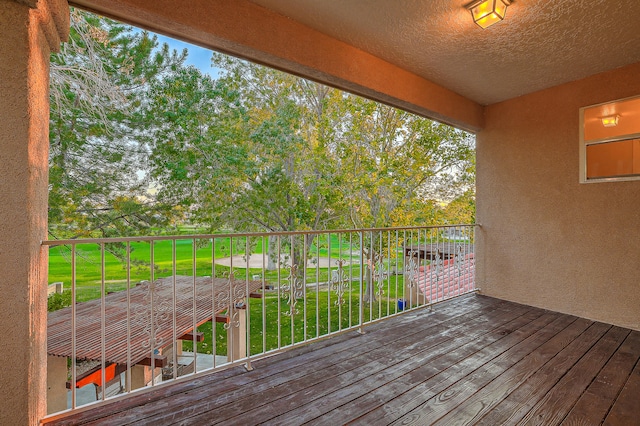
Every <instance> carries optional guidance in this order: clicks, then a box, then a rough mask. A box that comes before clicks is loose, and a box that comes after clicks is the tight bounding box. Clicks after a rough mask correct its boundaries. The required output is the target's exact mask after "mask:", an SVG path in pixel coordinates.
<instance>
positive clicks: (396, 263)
mask: <svg viewBox="0 0 640 426" xmlns="http://www.w3.org/2000/svg"><path fill="white" fill-rule="evenodd" d="M395 233H396V243H395V262H394V268H393V269H394V270H395V273H394V275H395V285H396V291H395V295H396V303H394V306H395V308H394V313H396V314H397V313H398V302H397V299H399V298H398V247H400V241H399V235H398V230H397V229H396V231H395ZM402 256H403V257H404V249H403V250H402ZM402 299H403V305H402V308H403V309H404V308H405V307H404V294H403V295H402Z"/></svg>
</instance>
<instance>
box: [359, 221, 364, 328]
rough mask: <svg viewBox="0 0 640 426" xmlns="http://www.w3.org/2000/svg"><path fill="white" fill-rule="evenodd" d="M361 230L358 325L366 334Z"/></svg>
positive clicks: (362, 232)
mask: <svg viewBox="0 0 640 426" xmlns="http://www.w3.org/2000/svg"><path fill="white" fill-rule="evenodd" d="M359 232H360V294H359V298H360V303H359V312H358V318H359V321H360V324H359V327H358V333H360V334H364V291H363V285H364V268H365V264H364V231H359Z"/></svg>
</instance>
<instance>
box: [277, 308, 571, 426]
mask: <svg viewBox="0 0 640 426" xmlns="http://www.w3.org/2000/svg"><path fill="white" fill-rule="evenodd" d="M558 317H559V315H557V314H552V313H544V311H542V310H536V311H532V312H529V313H527V314H525V315H522V316H520V317H518V318H516V319H514V320H513V321H510V322H509V323H506V324H504V325H501V326H500V327H497V328H495V329H494V330H491V331H489V332H488V333H486V334H484V335H482V336H480V337H473V338H472V339H470V340H468V341H467V343H465V344H464V345H461V346H460V347H459V348H453V349H449V350H448V351H447V352H446V353H444V354H443V355H441V356H438V357H436V358H434V359H431V360H428V362H423V363H420V362H419V361H418V362H416V361H417V360H415V359H408V360H406V364H404V363H402V364H398V366H399V367H400V368H397V367H394V368H393V369H390V370H389V372H388V373H387V372H385V373H387V374H385V376H384V377H382V376H381V375H376V376H370V377H367V378H365V379H364V380H361V381H359V382H357V383H353V384H351V385H349V386H346V387H344V388H343V389H341V390H339V391H338V392H333V393H331V394H330V395H327V396H326V397H324V398H323V400H324V401H323V403H322V404H315V405H313V406H312V407H311V408H312V409H311V410H310V409H308V408H306V407H303V408H301V409H296V410H293V411H291V412H288V413H284V414H283V415H281V416H280V417H276V418H274V419H273V420H274V421H275V422H277V423H278V424H283V425H285V424H295V423H296V422H297V421H298V419H301V420H304V421H308V422H309V424H340V423H344V422H349V421H352V420H355V419H357V418H359V417H361V416H362V415H363V414H365V413H368V412H369V411H371V410H373V409H375V408H378V407H380V406H382V405H384V404H385V403H388V402H389V401H390V400H391V399H393V398H394V397H395V396H397V395H399V394H402V393H404V392H406V391H407V390H409V389H411V388H412V387H414V386H416V385H418V384H420V383H422V382H424V381H425V380H427V379H428V378H430V377H433V376H435V375H437V374H440V373H442V372H443V371H445V370H446V369H447V368H449V367H450V366H451V365H453V364H455V363H456V362H459V361H460V360H461V359H465V358H467V357H470V356H472V355H473V354H475V353H477V352H479V351H481V350H482V349H484V348H486V347H488V346H490V345H492V344H494V343H496V342H498V341H501V340H504V339H507V336H509V335H512V334H513V333H515V330H517V331H518V333H516V334H515V335H517V336H518V337H517V339H520V340H522V339H524V338H526V337H527V336H528V335H530V334H533V333H534V332H536V331H538V330H539V329H540V328H541V327H543V326H544V325H546V324H549V323H551V322H552V321H553V320H555V319H557V318H558ZM512 337H513V336H512ZM517 339H516V340H517ZM503 343H504V342H503ZM511 344H515V343H513V342H512V343H511ZM403 364H404V365H406V367H408V368H406V369H403V368H402V367H403V366H404V365H403ZM381 378H382V379H383V380H380V379H381ZM381 383H382V386H381Z"/></svg>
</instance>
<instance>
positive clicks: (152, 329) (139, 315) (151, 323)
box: [134, 281, 171, 348]
mask: <svg viewBox="0 0 640 426" xmlns="http://www.w3.org/2000/svg"><path fill="white" fill-rule="evenodd" d="M141 285H143V286H145V287H146V293H145V295H144V297H143V301H144V303H143V304H142V305H139V306H137V307H136V308H135V311H134V314H135V318H134V321H135V323H136V324H138V325H140V326H142V327H143V331H144V333H145V334H146V335H147V338H146V339H144V340H143V341H142V342H141V345H142V347H143V348H158V347H161V346H162V345H163V344H164V339H162V338H161V337H158V332H159V330H160V325H159V324H160V323H163V322H165V321H166V320H167V319H168V318H169V315H170V311H171V306H170V303H169V300H164V299H163V298H162V297H161V296H160V294H159V292H158V288H157V283H156V282H153V281H152V282H146V283H143V284H141Z"/></svg>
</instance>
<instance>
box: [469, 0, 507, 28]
mask: <svg viewBox="0 0 640 426" xmlns="http://www.w3.org/2000/svg"><path fill="white" fill-rule="evenodd" d="M510 4H511V1H510V0H477V1H474V2H473V3H471V4H469V5H468V6H467V9H469V10H470V11H471V16H472V17H473V22H475V23H476V24H478V25H479V26H481V27H482V28H487V27H490V26H491V25H493V24H495V23H496V22H498V21H502V20H503V19H504V17H505V15H506V14H507V6H509V5H510Z"/></svg>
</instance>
